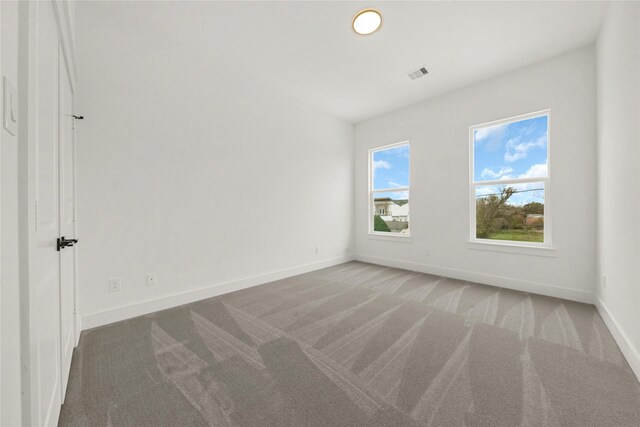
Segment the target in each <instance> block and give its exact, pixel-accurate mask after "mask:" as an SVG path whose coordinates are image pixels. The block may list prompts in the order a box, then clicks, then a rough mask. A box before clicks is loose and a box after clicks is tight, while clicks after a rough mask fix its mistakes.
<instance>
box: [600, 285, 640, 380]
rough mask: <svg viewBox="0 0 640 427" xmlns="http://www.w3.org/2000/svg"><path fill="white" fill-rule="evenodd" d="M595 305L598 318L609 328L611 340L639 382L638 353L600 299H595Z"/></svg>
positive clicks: (639, 365) (639, 353) (639, 357)
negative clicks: (616, 344)
mask: <svg viewBox="0 0 640 427" xmlns="http://www.w3.org/2000/svg"><path fill="white" fill-rule="evenodd" d="M595 305H596V308H597V309H598V313H600V317H602V320H604V323H605V325H607V328H609V332H611V335H613V338H614V339H615V340H616V342H617V343H618V347H620V350H621V351H622V354H623V355H624V357H625V358H626V359H627V362H629V366H631V369H632V370H633V372H634V373H635V374H636V377H638V381H640V351H638V349H637V348H636V347H635V346H634V345H633V342H632V341H631V340H630V339H629V337H628V336H627V334H625V333H624V331H623V330H622V329H621V328H620V325H618V322H616V319H615V318H614V317H613V316H612V315H611V312H610V311H609V309H608V308H607V306H606V305H604V303H603V302H602V300H601V299H600V298H598V297H596V298H595Z"/></svg>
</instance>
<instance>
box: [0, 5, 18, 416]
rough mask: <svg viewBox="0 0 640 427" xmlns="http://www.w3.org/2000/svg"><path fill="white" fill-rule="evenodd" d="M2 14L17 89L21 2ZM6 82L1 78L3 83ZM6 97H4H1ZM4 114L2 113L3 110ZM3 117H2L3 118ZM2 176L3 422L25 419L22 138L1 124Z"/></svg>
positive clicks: (5, 50)
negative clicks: (20, 247) (20, 223)
mask: <svg viewBox="0 0 640 427" xmlns="http://www.w3.org/2000/svg"><path fill="white" fill-rule="evenodd" d="M0 8H1V11H0V15H1V17H2V23H1V24H0V27H1V28H2V37H1V40H2V47H1V48H0V51H1V53H2V59H1V64H2V73H1V74H2V76H7V77H8V78H9V79H10V81H11V82H12V84H13V86H14V87H15V88H16V90H19V86H18V2H16V1H2V2H0ZM1 85H2V82H0V86H1ZM1 99H2V98H1V97H0V100H1ZM0 117H1V114H0ZM0 120H1V119H0ZM0 128H1V130H0V134H1V138H0V161H1V162H2V163H1V164H0V170H1V173H2V176H1V177H0V182H1V185H2V187H1V189H0V195H1V196H0V197H1V208H0V218H1V221H2V224H1V225H0V229H1V230H2V239H1V240H2V247H1V249H0V257H1V259H0V264H1V265H2V269H1V270H0V282H1V283H2V286H1V290H0V292H1V295H0V301H1V304H2V307H1V308H0V315H1V319H0V324H1V328H2V330H1V331H0V337H1V341H0V353H1V355H2V356H1V357H2V359H1V367H2V368H1V371H0V378H2V381H0V384H1V386H0V397H1V402H0V405H1V406H2V412H1V417H0V425H2V426H17V425H20V423H21V421H20V420H21V413H20V411H21V405H20V399H21V398H20V390H21V384H20V381H21V378H20V369H21V368H20V328H19V324H20V323H19V321H20V311H19V301H20V285H19V268H20V265H19V258H18V253H19V251H18V242H19V237H18V138H17V136H14V135H11V134H10V133H8V132H7V131H6V130H5V129H4V126H2V124H0Z"/></svg>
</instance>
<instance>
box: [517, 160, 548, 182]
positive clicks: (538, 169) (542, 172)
mask: <svg viewBox="0 0 640 427" xmlns="http://www.w3.org/2000/svg"><path fill="white" fill-rule="evenodd" d="M544 176H547V164H546V163H538V164H535V165H532V166H531V167H530V168H529V170H527V171H526V172H525V173H523V174H521V175H520V176H519V178H537V177H544Z"/></svg>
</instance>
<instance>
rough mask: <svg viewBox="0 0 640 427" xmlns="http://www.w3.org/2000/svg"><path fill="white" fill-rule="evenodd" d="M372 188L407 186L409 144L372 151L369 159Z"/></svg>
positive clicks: (382, 188)
mask: <svg viewBox="0 0 640 427" xmlns="http://www.w3.org/2000/svg"><path fill="white" fill-rule="evenodd" d="M371 170H372V173H373V179H372V181H371V182H372V183H373V189H374V190H384V189H388V188H396V187H408V186H409V145H408V144H407V145H402V146H400V147H394V148H389V149H386V150H379V151H374V152H373V153H372V159H371Z"/></svg>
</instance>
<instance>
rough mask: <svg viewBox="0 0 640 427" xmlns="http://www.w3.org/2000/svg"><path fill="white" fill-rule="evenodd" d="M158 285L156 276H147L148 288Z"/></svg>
mask: <svg viewBox="0 0 640 427" xmlns="http://www.w3.org/2000/svg"><path fill="white" fill-rule="evenodd" d="M156 283H157V281H156V275H155V274H147V286H155V285H156Z"/></svg>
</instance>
